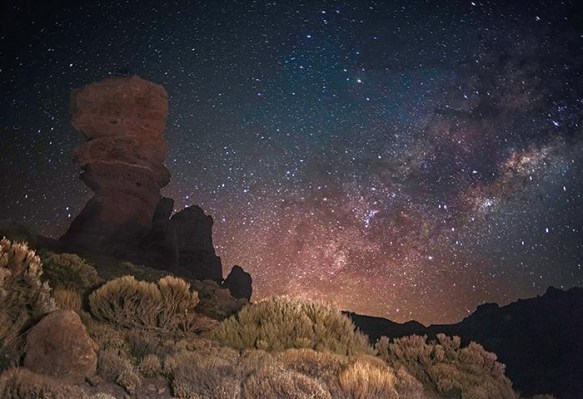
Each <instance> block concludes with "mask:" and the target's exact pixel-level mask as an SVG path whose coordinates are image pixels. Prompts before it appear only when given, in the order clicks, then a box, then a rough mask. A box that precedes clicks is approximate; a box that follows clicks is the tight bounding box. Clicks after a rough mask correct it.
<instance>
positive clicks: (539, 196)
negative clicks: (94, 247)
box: [0, 0, 583, 323]
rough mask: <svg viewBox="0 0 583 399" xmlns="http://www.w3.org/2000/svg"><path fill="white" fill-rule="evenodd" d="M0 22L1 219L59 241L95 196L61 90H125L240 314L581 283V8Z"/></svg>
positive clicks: (455, 306)
mask: <svg viewBox="0 0 583 399" xmlns="http://www.w3.org/2000/svg"><path fill="white" fill-rule="evenodd" d="M9 3H11V2H9ZM13 3H18V4H12V5H10V4H8V5H5V6H4V8H3V9H2V11H1V16H0V26H1V28H0V87H1V89H2V90H1V93H2V95H1V96H0V134H1V139H2V144H1V145H2V146H1V147H0V154H1V156H2V158H1V163H0V165H1V173H0V187H1V188H0V219H5V218H12V219H15V220H19V221H23V222H25V223H28V224H29V225H31V226H32V227H34V228H36V229H38V230H39V231H40V232H42V233H43V234H46V235H51V236H59V235H60V234H62V233H63V232H64V230H65V229H66V228H67V226H68V224H69V223H70V222H71V220H72V218H73V217H74V216H75V215H76V214H77V213H78V212H79V211H80V210H81V209H82V207H83V205H84V203H85V202H86V201H87V199H88V198H89V197H90V192H89V190H88V189H86V187H85V186H84V185H83V184H82V183H81V182H80V181H79V180H78V174H79V170H78V167H77V166H75V165H73V163H72V152H73V148H74V147H75V146H76V145H78V144H79V143H80V142H81V135H80V134H79V133H78V132H75V131H74V129H73V128H72V127H71V126H70V113H69V105H68V102H69V96H70V90H71V89H72V88H74V87H80V86H83V85H84V84H87V83H90V82H93V81H97V80H101V79H102V78H104V77H107V76H112V75H115V76H117V75H120V74H138V75H140V76H141V77H143V78H145V79H149V80H152V81H154V82H157V83H160V84H163V85H164V86H165V87H166V89H167V90H168V92H169V96H170V117H169V123H168V128H167V131H166V134H165V136H166V138H167V140H168V141H169V144H170V148H171V150H170V154H169V156H168V158H167V162H166V164H167V166H168V168H169V169H170V172H171V173H172V180H171V183H170V184H169V186H168V187H167V188H166V189H165V191H164V195H166V196H169V197H172V198H174V199H175V201H176V209H177V210H179V209H181V208H183V207H185V206H188V205H191V204H199V205H200V206H202V207H203V209H204V210H205V211H206V212H207V213H209V214H211V215H212V216H213V218H214V220H215V226H214V242H215V245H216V247H217V251H218V253H219V255H220V256H221V258H222V260H223V267H224V271H225V273H227V272H228V270H229V269H230V267H231V266H232V265H234V264H239V265H241V266H243V267H244V268H245V269H246V270H248V271H250V273H251V274H252V275H253V279H254V299H255V300H258V299H261V298H263V297H266V296H270V295H280V294H288V295H292V296H301V297H306V298H311V299H318V300H324V301H326V302H330V303H334V304H336V305H337V306H339V307H341V308H342V309H348V310H353V311H357V312H360V313H365V314H372V315H380V316H384V317H389V318H391V319H393V320H396V321H406V320H409V319H416V320H419V321H421V322H424V323H444V322H455V321H458V320H460V319H461V318H463V317H465V316H466V315H467V314H468V313H469V312H471V311H473V310H474V309H475V307H476V306H477V305H478V304H480V303H483V302H494V301H495V302H499V303H508V302H509V301H513V300H516V299H517V298H523V297H528V296H534V295H537V294H541V293H543V292H544V291H545V290H546V288H547V287H548V286H550V285H552V286H556V287H564V288H567V287H571V286H574V285H579V286H581V285H583V198H582V195H583V170H582V168H583V132H582V126H581V119H582V118H583V56H582V54H583V18H582V15H583V13H581V12H580V10H577V7H576V3H577V2H575V1H562V2H561V1H553V2H544V1H529V2H522V1H512V2H508V1H499V2H498V1H491V2H487V1H477V0H476V1H451V2H447V5H444V4H443V3H444V2H437V1H435V2H431V1H388V2H375V1H358V2H357V1H354V2H348V1H339V2H323V1H313V2H302V1H282V2H279V1H278V2H252V1H213V2H194V1H193V2H187V1H165V2H158V1H140V2H137V1H131V0H130V1H101V2H79V1H75V2H72V1H71V2H67V1H61V2H51V1H47V2H43V4H44V5H42V6H39V5H35V4H34V2H13ZM507 3H511V4H507ZM545 3H549V4H545Z"/></svg>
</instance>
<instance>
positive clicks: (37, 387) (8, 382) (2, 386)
mask: <svg viewBox="0 0 583 399" xmlns="http://www.w3.org/2000/svg"><path fill="white" fill-rule="evenodd" d="M0 398H3V399H69V398H76V399H89V395H88V394H87V393H85V391H84V390H83V389H82V388H79V387H75V386H70V385H66V384H63V383H62V382H61V381H55V380H53V379H52V378H50V377H45V376H42V375H38V374H35V373H33V372H32V371H29V370H27V369H24V368H13V369H10V370H7V371H5V372H4V373H2V374H1V375H0Z"/></svg>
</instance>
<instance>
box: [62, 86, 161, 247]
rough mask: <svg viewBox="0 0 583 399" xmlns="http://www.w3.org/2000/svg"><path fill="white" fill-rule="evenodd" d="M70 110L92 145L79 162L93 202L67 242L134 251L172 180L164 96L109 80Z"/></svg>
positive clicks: (80, 94) (82, 93) (77, 98)
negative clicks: (165, 138)
mask: <svg viewBox="0 0 583 399" xmlns="http://www.w3.org/2000/svg"><path fill="white" fill-rule="evenodd" d="M72 108H73V120H72V123H73V126H74V127H75V128H77V129H78V130H80V131H81V132H82V133H83V134H84V136H85V138H86V139H87V142H86V143H83V144H82V145H81V146H79V147H78V148H77V149H76V152H75V159H76V161H77V162H78V163H79V165H80V166H81V168H82V169H83V173H82V174H81V179H82V180H83V182H85V184H87V186H88V187H89V188H90V189H91V190H92V191H93V192H94V197H93V198H92V199H91V200H90V201H89V202H88V203H87V205H86V206H85V208H84V209H83V211H82V212H81V214H79V216H77V218H76V219H75V220H74V222H73V223H72V224H71V226H70V228H69V230H68V231H67V233H66V234H65V235H64V236H63V237H62V239H61V240H62V241H64V242H66V243H67V244H72V245H75V246H79V247H83V248H89V249H93V250H97V251H100V252H107V253H111V254H116V253H118V252H119V251H126V250H127V248H131V247H136V246H137V244H138V243H139V241H140V240H141V239H142V238H143V236H144V235H145V234H146V232H147V231H149V230H150V227H151V224H152V218H153V216H154V212H155V210H156V206H157V205H158V202H159V200H160V189H161V188H162V187H164V186H165V185H166V184H168V182H169V180H170V173H169V172H168V170H167V169H166V167H165V166H164V163H163V162H164V159H165V157H166V152H167V144H166V141H165V140H164V138H163V137H162V135H163V133H164V128H165V125H166V117H167V114H168V96H167V94H166V90H165V89H164V88H163V87H162V86H160V85H157V84H154V83H151V82H147V81H145V80H142V79H140V78H138V77H137V76H132V77H124V78H111V79H105V80H103V81H101V82H98V83H93V84H90V85H88V86H85V87H83V88H81V89H77V90H75V91H74V92H73V96H72Z"/></svg>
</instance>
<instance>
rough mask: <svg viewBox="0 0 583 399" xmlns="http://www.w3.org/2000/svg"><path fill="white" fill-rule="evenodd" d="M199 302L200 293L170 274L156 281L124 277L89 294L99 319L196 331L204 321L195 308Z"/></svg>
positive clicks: (92, 309) (122, 324) (115, 322)
mask: <svg viewBox="0 0 583 399" xmlns="http://www.w3.org/2000/svg"><path fill="white" fill-rule="evenodd" d="M197 304H198V293H197V292H196V291H192V290H191V289H190V284H188V283H187V282H186V281H184V280H182V279H179V278H176V277H171V276H167V277H163V278H161V279H160V280H159V281H158V282H157V283H150V282H146V281H138V280H136V279H135V278H134V277H133V276H124V277H120V278H117V279H114V280H111V281H108V282H107V283H105V284H104V285H103V286H101V287H100V288H98V289H97V290H95V291H94V292H93V293H91V295H89V307H90V309H91V313H93V315H94V316H95V317H96V318H97V319H99V320H103V321H108V322H110V323H113V324H116V325H119V326H122V327H128V328H134V327H145V328H159V329H163V330H167V331H183V332H188V331H194V330H196V329H197V328H198V327H199V321H200V320H201V318H200V316H199V315H197V314H196V313H195V311H194V308H195V307H196V305H197Z"/></svg>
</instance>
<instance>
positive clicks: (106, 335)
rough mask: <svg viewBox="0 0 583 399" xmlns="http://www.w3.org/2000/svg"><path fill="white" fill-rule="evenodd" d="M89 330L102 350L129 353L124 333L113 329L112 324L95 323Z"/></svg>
mask: <svg viewBox="0 0 583 399" xmlns="http://www.w3.org/2000/svg"><path fill="white" fill-rule="evenodd" d="M88 330H89V335H90V336H91V338H92V339H93V340H94V341H95V343H96V344H97V345H98V346H99V348H100V349H101V350H108V349H109V350H113V351H116V352H121V351H123V352H128V351H129V347H128V343H127V342H126V338H125V335H124V333H123V331H120V330H118V329H115V328H113V327H112V326H111V325H110V324H107V323H99V322H94V323H92V324H91V326H90V328H88Z"/></svg>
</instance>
